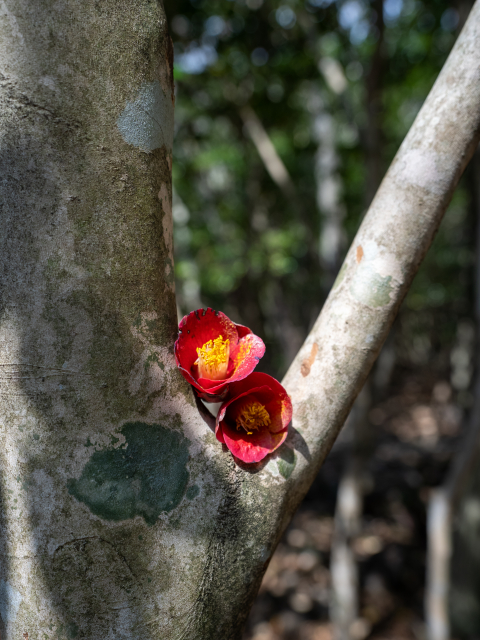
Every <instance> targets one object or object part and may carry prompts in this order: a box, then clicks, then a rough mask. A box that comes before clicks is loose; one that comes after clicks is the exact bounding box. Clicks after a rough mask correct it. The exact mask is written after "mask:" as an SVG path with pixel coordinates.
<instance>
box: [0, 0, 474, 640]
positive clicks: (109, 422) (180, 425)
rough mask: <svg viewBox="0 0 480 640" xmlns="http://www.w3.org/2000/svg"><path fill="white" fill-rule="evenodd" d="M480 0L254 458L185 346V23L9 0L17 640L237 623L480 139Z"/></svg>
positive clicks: (0, 582)
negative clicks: (188, 366)
mask: <svg viewBox="0 0 480 640" xmlns="http://www.w3.org/2000/svg"><path fill="white" fill-rule="evenodd" d="M479 13H480V5H479V4H478V3H477V5H476V6H475V9H474V10H473V14H472V17H471V19H470V20H469V23H468V24H467V27H466V28H465V30H464V32H463V34H462V36H461V38H460V40H459V43H457V45H456V47H455V49H454V51H453V53H452V55H451V56H450V59H449V61H448V63H447V65H446V67H445V69H444V70H443V72H442V74H441V76H440V78H439V80H438V82H437V84H436V86H435V87H434V89H433V91H432V93H431V95H430V97H429V99H428V100H427V102H426V103H425V106H424V108H423V109H422V111H421V112H420V114H419V116H418V118H417V120H416V123H415V124H414V126H413V128H412V131H411V132H410V134H409V136H408V137H407V139H406V141H405V142H404V144H403V145H402V147H401V149H400V151H399V153H398V155H397V157H396V159H395V161H394V163H393V165H392V167H391V169H390V172H389V174H388V175H387V177H386V179H385V181H384V183H383V185H382V187H381V188H380V190H379V192H378V194H377V197H376V199H375V201H374V202H373V204H372V207H371V209H370V212H369V213H368V215H367V217H366V218H365V221H364V223H363V225H362V227H361V229H360V231H359V233H358V235H357V238H356V239H355V242H354V244H353V247H352V249H351V251H350V253H349V254H348V256H347V259H346V262H345V266H344V268H343V269H342V271H341V273H340V275H339V277H338V279H337V284H336V286H335V288H334V290H333V291H332V293H331V295H330V297H329V299H328V301H327V303H326V305H325V307H324V310H323V312H322V314H321V316H320V318H319V320H318V322H317V323H316V325H315V327H314V329H313V330H312V333H311V334H310V336H309V337H308V339H307V341H306V343H305V345H304V346H303V348H302V349H301V350H300V353H299V355H298V357H297V358H296V360H295V361H294V363H293V365H292V367H291V369H290V371H289V373H288V375H287V377H286V379H285V383H286V385H287V388H288V390H289V392H290V394H291V396H292V399H293V402H294V406H295V417H294V421H293V427H292V430H291V435H290V437H289V439H288V440H287V443H286V444H285V445H284V446H283V447H282V448H281V449H280V450H279V452H278V453H277V454H275V455H274V456H272V458H271V459H269V460H268V461H267V462H266V464H264V465H260V466H259V467H257V468H251V467H239V466H237V465H235V463H234V462H233V459H232V457H231V456H230V454H229V453H228V452H226V451H224V450H222V447H221V445H220V444H219V443H218V442H217V441H216V440H215V437H214V435H213V433H212V431H211V425H210V422H211V421H210V420H209V419H208V416H205V413H204V411H203V410H202V409H200V408H199V407H198V406H197V404H196V402H195V400H194V397H193V393H192V391H191V389H190V388H189V386H188V385H187V383H186V382H185V381H184V380H183V378H182V377H181V376H180V375H179V374H178V372H177V370H176V368H175V363H174V360H173V341H174V338H175V333H176V306H175V296H174V291H173V264H172V237H171V206H170V202H171V201H170V194H171V190H170V170H171V156H170V153H171V143H172V132H173V127H172V116H173V103H172V88H173V87H172V79H171V58H170V41H169V38H168V36H167V34H166V30H165V29H166V26H165V17H164V13H163V9H162V6H161V5H160V4H159V3H158V2H155V1H150V0H141V1H139V2H136V3H131V2H127V0H105V1H104V2H102V3H98V2H94V0H86V1H85V2H77V1H76V0H65V2H62V3H55V4H53V3H52V4H51V3H31V2H28V1H27V0H4V2H3V3H2V13H1V14H0V39H1V45H0V51H1V52H2V53H1V54H0V69H1V74H2V75H1V76H0V83H1V89H2V92H1V96H0V131H1V137H0V140H1V143H0V144H1V148H0V177H1V184H2V186H1V189H2V217H1V230H0V238H1V241H2V249H1V252H0V259H1V262H2V271H1V274H2V275H1V290H2V300H1V304H2V313H1V316H0V317H1V321H0V343H1V356H0V365H1V370H2V374H1V395H0V416H1V419H0V425H1V429H0V433H1V442H2V444H1V447H0V468H1V479H2V481H1V502H2V504H1V509H0V513H1V518H2V520H1V537H0V561H1V578H0V615H1V619H2V620H1V628H0V631H1V633H2V638H3V639H7V640H17V639H18V638H21V637H22V634H28V637H29V638H32V640H35V638H37V637H38V638H40V637H41V638H52V639H53V638H57V639H59V640H63V639H65V640H66V639H67V638H74V637H77V638H84V639H87V640H98V639H99V638H108V639H110V640H113V639H114V638H115V640H121V639H125V640H154V639H155V640H156V639H158V638H162V639H166V640H167V639H171V640H179V639H181V638H182V639H191V640H227V639H228V640H235V639H238V638H239V637H240V636H241V631H242V625H243V622H244V620H245V617H246V616H247V614H248V610H249V607H250V604H251V602H252V600H253V598H254V597H255V594H256V590H257V588H258V585H259V582H260V580H261V577H262V575H263V572H264V570H265V568H266V565H267V563H268V560H269V558H270V557H271V555H272V553H273V550H274V548H275V545H276V543H277V541H278V539H279V536H280V535H281V533H282V531H283V529H284V527H285V525H286V524H287V522H288V520H289V519H290V517H291V515H292V513H293V511H294V509H295V508H296V507H297V505H298V504H299V501H300V500H301V499H302V497H303V495H304V493H305V491H306V490H307V488H308V486H309V484H310V483H311V481H312V479H313V478H314V476H315V474H316V473H317V471H318V469H319V466H320V464H321V462H322V460H323V458H324V457H325V455H326V454H327V452H328V450H329V448H330V446H331V444H332V442H333V441H334V439H335V437H336V435H337V433H338V431H339V429H340V427H341V425H342V423H343V421H344V419H345V416H346V415H347V413H348V411H349V409H350V407H351V404H352V402H353V400H354V398H355V395H356V394H357V392H358V390H359V389H360V387H361V385H362V383H363V381H364V379H365V377H366V375H367V373H368V370H369V368H370V366H371V364H372V363H373V361H374V359H375V357H376V355H377V353H378V351H379V349H380V347H381V344H382V342H383V340H384V338H385V336H386V333H387V331H388V329H389V326H390V324H391V322H392V320H393V318H394V315H395V312H396V310H397V308H398V305H399V304H400V302H401V299H402V297H403V295H404V294H405V292H406V290H407V288H408V286H409V284H410V282H411V279H412V277H413V274H414V273H415V270H416V268H417V267H418V264H419V262H420V260H421V259H422V257H423V255H424V254H425V252H426V250H427V248H428V246H429V244H430V242H431V239H432V237H433V234H434V232H435V229H436V228H437V226H438V224H439V222H440V219H441V216H442V214H443V211H444V210H445V207H446V206H447V204H448V201H449V199H450V197H451V194H452V192H453V189H454V188H455V185H456V183H457V181H458V179H459V177H460V175H461V173H462V171H463V168H464V167H465V164H466V163H467V162H468V159H469V157H470V155H471V153H472V151H473V148H474V146H475V145H476V144H477V141H478V133H479V122H480V82H479V75H478V66H479V64H478V63H479V57H480V52H479V50H478V37H479V35H480V34H479V33H478V30H479V23H480V19H479Z"/></svg>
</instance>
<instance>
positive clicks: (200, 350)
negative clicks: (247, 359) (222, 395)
mask: <svg viewBox="0 0 480 640" xmlns="http://www.w3.org/2000/svg"><path fill="white" fill-rule="evenodd" d="M197 355H198V359H197V361H196V362H195V364H197V365H198V374H199V377H200V378H208V379H209V380H225V378H226V377H227V370H228V359H229V357H230V340H229V339H228V338H227V339H226V340H224V339H223V336H218V338H215V340H209V341H208V342H206V343H205V344H204V345H203V347H197Z"/></svg>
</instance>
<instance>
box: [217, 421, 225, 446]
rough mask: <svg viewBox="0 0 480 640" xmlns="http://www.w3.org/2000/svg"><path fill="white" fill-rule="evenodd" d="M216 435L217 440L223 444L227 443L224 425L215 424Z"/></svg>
mask: <svg viewBox="0 0 480 640" xmlns="http://www.w3.org/2000/svg"><path fill="white" fill-rule="evenodd" d="M215 435H216V437H217V440H218V441H219V442H221V443H222V444H225V438H224V437H223V429H222V427H221V426H220V425H219V424H218V422H217V424H216V425H215Z"/></svg>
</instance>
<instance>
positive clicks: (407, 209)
mask: <svg viewBox="0 0 480 640" xmlns="http://www.w3.org/2000/svg"><path fill="white" fill-rule="evenodd" d="M479 38H480V1H479V0H477V2H476V3H475V5H474V7H473V9H472V11H471V14H470V17H469V19H468V21H467V23H466V24H465V27H464V28H463V30H462V32H461V34H460V36H459V38H458V40H457V42H456V44H455V46H454V48H453V50H452V52H451V54H450V56H449V58H448V60H447V62H446V64H445V66H444V68H443V70H442V72H441V73H440V75H439V77H438V79H437V81H436V83H435V85H434V87H433V89H432V90H431V92H430V94H429V96H428V98H427V100H426V101H425V103H424V105H423V107H422V109H421V111H420V113H419V114H418V116H417V118H416V120H415V122H414V124H413V126H412V128H411V130H410V132H409V133H408V135H407V137H406V138H405V140H404V142H403V144H402V145H401V147H400V149H399V151H398V153H397V155H396V157H395V159H394V160H393V162H392V165H391V167H390V169H389V171H388V173H387V175H386V176H385V178H384V180H383V182H382V184H381V186H380V188H379V190H378V192H377V195H376V196H375V198H374V200H373V202H372V204H371V206H370V209H369V211H368V213H367V215H366V217H365V219H364V221H363V223H362V225H361V227H360V229H359V231H358V233H357V236H356V237H355V240H354V242H353V243H352V246H351V248H350V250H349V253H348V255H347V257H346V259H345V262H344V264H343V267H342V268H341V270H340V273H339V275H338V277H337V280H336V282H335V285H334V287H333V289H332V291H331V293H330V295H329V297H328V299H327V301H326V303H325V306H324V308H323V310H322V312H321V314H320V316H319V318H318V320H317V322H316V323H315V325H314V327H313V329H312V331H311V332H310V334H309V336H308V337H307V339H306V341H305V343H304V345H303V347H302V348H301V349H300V351H299V353H298V355H297V357H296V358H295V360H294V362H293V363H292V365H291V367H290V369H289V371H288V373H287V375H286V377H285V379H284V384H285V386H286V388H287V389H288V392H289V393H290V395H291V397H292V400H293V404H294V420H293V426H294V428H295V430H296V431H297V432H298V435H297V436H296V438H297V441H298V442H299V441H300V439H301V440H302V446H303V448H304V450H305V451H307V450H308V456H300V464H298V465H297V467H296V469H295V474H294V477H295V478H296V480H297V486H298V487H302V489H303V490H305V489H306V488H307V486H308V484H309V483H310V481H311V480H312V476H313V475H314V474H315V473H316V471H317V470H318V467H319V466H320V464H321V462H322V460H323V458H324V457H325V455H326V454H327V452H328V451H329V449H330V446H331V445H332V443H333V441H334V440H335V438H336V436H337V434H338V431H339V430H340V428H341V426H342V425H343V422H344V420H345V418H346V416H347V414H348V411H349V409H350V407H351V405H352V403H353V401H354V399H355V397H356V395H357V393H358V391H359V390H360V388H361V386H362V384H363V382H364V381H365V378H366V376H367V374H368V372H369V370H370V368H371V366H372V364H373V362H374V360H375V358H376V357H377V355H378V353H379V350H380V348H381V346H382V344H383V342H384V340H385V337H386V335H387V333H388V330H389V329H390V326H391V324H392V322H393V319H394V318H395V315H396V313H397V311H398V308H399V306H400V304H401V302H402V300H403V298H404V296H405V294H406V292H407V290H408V288H409V286H410V284H411V282H412V279H413V277H414V275H415V273H416V271H417V269H418V266H419V264H420V262H421V261H422V259H423V257H424V256H425V253H426V252H427V250H428V248H429V246H430V244H431V242H432V240H433V237H434V234H435V232H436V230H437V228H438V225H439V224H440V221H441V219H442V216H443V214H444V212H445V210H446V208H447V206H448V204H449V202H450V199H451V196H452V194H453V191H454V189H455V187H456V185H457V183H458V181H459V179H460V176H461V175H462V173H463V170H464V169H465V166H466V164H467V163H468V161H469V160H470V158H471V156H472V154H473V152H474V150H475V148H476V146H477V144H478V141H479V137H480V49H479V47H478V41H479ZM312 462H313V464H312Z"/></svg>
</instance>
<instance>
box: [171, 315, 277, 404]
mask: <svg viewBox="0 0 480 640" xmlns="http://www.w3.org/2000/svg"><path fill="white" fill-rule="evenodd" d="M219 335H221V336H222V337H223V338H224V339H225V340H226V339H227V338H228V339H229V340H230V365H229V370H228V377H227V378H226V379H225V380H207V379H204V378H197V377H196V367H195V366H194V364H195V361H196V360H197V357H198V354H197V348H198V347H203V345H204V344H205V343H206V342H208V341H209V340H213V339H215V338H217V337H218V336H219ZM239 338H240V343H239ZM264 353H265V345H264V344H263V341H262V340H261V338H259V337H258V336H256V335H254V334H253V333H252V332H251V331H250V329H249V328H248V327H244V326H243V325H240V324H239V325H236V324H235V323H234V322H232V321H231V320H230V318H228V317H227V316H226V315H225V314H224V313H222V312H221V311H213V309H210V307H209V308H208V309H197V311H192V312H191V313H190V314H189V315H188V316H185V317H184V318H183V319H182V320H181V322H180V324H179V336H178V339H177V341H176V342H175V359H176V362H177V366H178V368H179V369H180V371H181V373H182V375H183V376H184V378H185V379H186V380H187V381H188V382H189V383H190V384H191V385H193V386H194V387H195V388H196V389H197V390H198V391H199V392H200V393H199V395H200V397H202V398H203V399H204V400H206V401H208V402H217V401H218V400H217V399H215V396H220V395H221V396H222V397H224V395H225V386H226V385H228V383H229V382H231V381H232V380H240V379H242V378H245V377H246V376H248V375H249V374H250V373H251V372H252V371H253V369H254V368H255V367H256V365H257V362H258V361H259V359H260V358H261V357H262V356H263V354H264ZM242 355H244V356H245V357H244V358H243V359H242V358H241V356H242Z"/></svg>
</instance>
